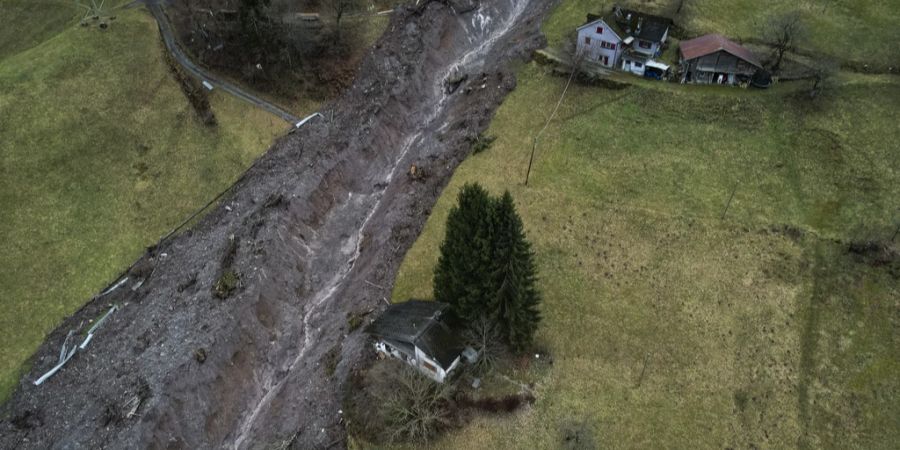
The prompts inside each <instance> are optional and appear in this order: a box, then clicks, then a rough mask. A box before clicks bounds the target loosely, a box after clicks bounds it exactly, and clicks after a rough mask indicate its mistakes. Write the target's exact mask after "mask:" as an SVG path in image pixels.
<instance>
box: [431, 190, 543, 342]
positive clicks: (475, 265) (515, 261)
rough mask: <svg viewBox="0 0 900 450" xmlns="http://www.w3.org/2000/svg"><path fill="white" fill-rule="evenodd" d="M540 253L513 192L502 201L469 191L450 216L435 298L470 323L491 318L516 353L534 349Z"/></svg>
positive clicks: (483, 191)
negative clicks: (533, 245) (528, 236)
mask: <svg viewBox="0 0 900 450" xmlns="http://www.w3.org/2000/svg"><path fill="white" fill-rule="evenodd" d="M535 280H536V275H535V266H534V254H533V253H532V251H531V246H530V244H529V243H528V241H526V240H525V233H524V230H523V227H522V220H521V219H520V218H519V215H518V213H517V212H516V208H515V204H514V202H513V199H512V195H510V194H509V192H508V191H507V192H506V193H504V194H503V197H501V198H499V199H494V198H491V196H490V195H489V194H488V193H487V192H486V191H485V190H484V189H483V188H482V187H481V186H479V185H478V184H471V185H465V186H463V188H462V190H461V191H460V193H459V197H458V204H457V205H456V206H454V207H453V209H451V210H450V215H449V216H448V217H447V230H446V236H445V238H444V241H443V242H442V243H441V254H440V257H439V259H438V264H437V267H435V272H434V298H435V300H437V301H441V302H445V303H448V304H450V305H451V309H452V311H453V313H454V315H455V316H456V317H457V318H459V319H462V320H463V321H465V322H467V323H477V322H478V321H479V320H484V319H487V320H489V321H490V322H491V323H494V324H495V325H496V326H497V328H498V330H499V331H500V334H501V336H502V337H503V340H504V341H506V343H508V344H509V345H510V347H512V348H513V349H514V350H517V351H520V350H523V349H525V348H526V347H528V346H529V345H530V344H531V342H532V339H533V337H534V332H535V330H536V329H537V325H538V322H539V321H540V314H539V313H538V309H537V307H538V303H539V302H540V295H539V294H538V292H537V290H536V288H535Z"/></svg>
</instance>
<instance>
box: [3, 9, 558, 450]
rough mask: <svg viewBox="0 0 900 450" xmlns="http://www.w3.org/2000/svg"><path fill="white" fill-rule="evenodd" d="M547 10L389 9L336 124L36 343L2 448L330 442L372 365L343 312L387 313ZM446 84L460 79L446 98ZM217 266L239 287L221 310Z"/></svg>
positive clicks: (283, 156) (276, 157) (322, 128)
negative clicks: (71, 337) (87, 329)
mask: <svg viewBox="0 0 900 450" xmlns="http://www.w3.org/2000/svg"><path fill="white" fill-rule="evenodd" d="M451 3H452V2H451ZM551 3H552V1H551V0H493V1H491V2H484V4H483V5H482V6H481V7H480V8H478V9H476V10H473V11H469V12H466V13H462V14H459V15H457V14H456V13H454V11H453V9H452V8H450V7H448V6H447V5H446V4H444V3H443V2H430V3H429V4H428V5H427V6H425V7H424V8H423V9H422V10H421V11H417V10H415V9H403V8H401V9H399V10H398V11H397V12H395V14H394V16H393V17H392V20H391V24H390V25H389V27H388V31H387V32H386V34H385V36H383V37H382V39H381V40H380V41H379V42H378V43H377V44H376V45H375V47H374V49H373V50H372V53H371V54H370V55H368V56H367V57H366V58H365V60H364V61H363V63H362V67H361V69H360V71H359V73H360V76H359V78H358V79H357V80H356V81H355V83H354V85H353V86H352V87H351V88H350V89H349V91H348V92H347V93H345V94H344V95H343V96H342V97H341V98H340V99H338V100H337V101H336V102H334V103H333V104H332V105H328V106H326V107H325V108H324V110H329V111H330V110H332V109H333V110H334V120H333V121H332V122H326V121H321V122H314V123H311V124H310V125H309V126H307V127H304V128H303V129H301V130H298V131H295V132H294V133H293V134H290V135H288V136H286V137H285V138H283V139H281V140H280V141H279V142H278V143H276V145H275V146H274V147H273V148H272V149H271V150H270V151H269V152H268V153H267V154H266V155H265V156H264V157H263V158H262V159H261V160H260V161H259V162H258V163H257V164H256V165H255V166H254V167H253V169H251V170H250V171H249V172H248V173H247V174H245V176H244V177H243V179H242V180H241V181H240V182H239V183H238V185H237V186H236V188H235V190H234V194H233V196H232V197H231V198H229V199H227V200H225V201H223V202H222V204H221V205H219V207H218V208H217V209H215V210H214V211H213V212H211V213H210V214H209V215H208V216H207V217H206V218H204V219H203V220H202V221H201V222H200V223H199V224H198V225H197V226H195V227H194V228H193V229H191V230H190V231H188V232H185V233H184V234H182V235H180V236H177V237H175V238H173V239H171V240H169V241H167V242H165V243H164V244H162V245H161V246H159V247H157V248H155V249H153V251H152V252H150V253H148V255H147V256H146V257H145V258H144V259H143V260H142V261H141V262H140V263H139V264H138V265H137V266H136V267H135V268H134V269H133V270H132V271H131V273H130V274H129V276H130V280H131V281H129V283H128V284H127V285H125V286H123V287H121V288H119V289H117V290H116V291H114V292H112V293H111V294H109V295H107V296H105V297H103V298H102V299H99V300H95V301H93V302H91V303H89V304H88V305H87V306H85V307H84V308H83V309H82V310H81V311H79V312H78V313H77V314H75V315H74V316H73V317H71V318H70V319H68V320H66V321H65V323H63V324H62V325H61V326H60V328H58V329H57V330H56V331H54V332H53V333H52V334H51V336H50V337H49V338H48V340H47V342H46V344H45V345H44V346H42V348H41V349H40V350H39V351H38V353H37V355H36V356H35V359H34V361H33V367H32V370H31V371H30V372H29V373H28V374H26V376H25V377H24V379H23V380H22V382H21V384H20V386H19V388H18V390H17V391H16V393H15V394H14V395H13V398H12V400H11V401H10V402H9V403H8V404H7V405H6V406H5V407H4V408H5V411H4V412H5V415H3V416H0V417H6V418H5V419H2V420H0V448H10V447H17V446H21V447H25V448H48V447H54V446H60V445H63V444H65V445H66V446H67V447H71V448H101V447H109V448H147V447H153V448H158V447H172V448H223V447H224V448H241V449H243V448H256V447H258V446H264V445H266V444H271V443H275V442H278V441H281V440H284V439H287V438H289V437H291V436H294V435H296V446H297V447H298V448H322V447H325V446H327V445H330V444H333V443H338V444H340V443H342V442H343V438H344V429H343V426H342V425H341V423H340V414H339V409H340V398H341V389H342V388H343V386H344V384H345V381H346V379H347V377H348V375H349V373H350V371H351V370H352V368H353V366H354V365H355V364H356V363H357V362H358V361H359V360H360V359H361V358H362V357H363V355H364V354H365V352H368V351H370V348H369V347H368V345H367V344H366V340H365V338H364V336H362V335H361V333H360V332H359V331H358V330H356V331H351V330H350V329H349V326H348V317H349V316H350V315H351V314H357V313H361V312H363V311H369V310H372V309H373V308H376V309H377V308H379V307H381V306H384V300H383V299H384V298H386V297H388V296H389V295H390V292H389V290H388V288H389V287H390V286H392V284H393V281H394V276H395V274H396V270H397V269H398V267H399V264H400V262H401V258H402V257H403V255H404V254H405V252H406V250H407V249H408V248H409V247H410V246H411V245H412V243H413V241H414V239H415V238H416V236H418V233H419V232H420V230H421V228H422V226H423V225H424V222H425V220H426V218H427V216H428V214H429V212H430V210H431V207H432V205H433V204H434V202H435V200H436V199H437V196H438V195H439V194H440V191H441V189H442V188H443V187H444V186H445V184H446V182H447V180H448V179H449V176H450V175H451V174H452V171H453V169H455V167H456V166H457V165H458V164H459V163H460V162H461V160H462V159H463V158H464V157H465V156H466V155H467V153H468V152H469V150H470V147H471V140H472V139H474V138H475V136H477V135H478V133H480V132H481V131H483V130H484V129H485V128H486V127H487V125H488V124H489V122H490V119H491V116H492V115H493V112H494V110H495V109H496V107H497V106H498V105H499V104H500V102H501V101H502V99H503V98H504V96H505V95H506V94H507V93H508V92H509V91H510V90H512V89H513V88H514V86H515V80H514V78H513V76H512V75H511V73H510V72H509V70H508V66H509V63H510V62H512V61H514V60H516V59H522V58H526V57H527V56H528V55H530V53H531V51H532V50H534V49H535V48H537V47H539V46H540V45H541V44H542V38H541V36H540V34H539V26H540V21H541V19H542V18H543V16H544V14H545V13H546V12H547V10H548V9H549V6H550V4H551ZM458 10H461V9H458ZM457 73H464V74H467V75H468V77H467V79H466V81H465V82H464V83H462V85H460V86H459V87H458V88H457V89H455V90H454V89H449V88H448V86H447V79H448V78H449V77H451V75H453V76H454V78H456V76H455V74H457ZM451 91H452V92H451ZM411 165H416V166H417V167H418V173H424V174H425V176H424V178H422V177H410V176H408V174H407V171H408V169H409V168H410V166H411ZM232 236H233V239H232ZM232 271H233V272H234V273H235V274H237V275H238V276H239V278H240V285H239V287H238V288H237V290H236V292H234V293H233V294H232V295H230V296H228V298H225V299H219V298H216V297H215V295H214V294H213V287H214V285H215V284H216V281H217V280H219V279H220V278H221V276H222V274H223V273H231V272H232ZM137 280H143V283H142V284H141V285H140V286H139V287H137V288H134V286H135V284H134V283H135V282H136V281H137ZM110 303H116V304H120V305H123V308H122V309H121V310H120V311H118V312H116V313H115V314H114V315H113V316H111V317H110V319H109V320H108V321H107V322H106V323H105V324H104V326H103V328H102V329H101V330H100V331H99V332H98V333H97V335H96V336H95V338H94V341H93V342H92V343H91V347H90V351H89V352H85V353H79V354H78V355H76V357H75V358H74V359H73V360H72V361H71V362H70V363H69V365H68V366H66V368H65V369H64V370H63V371H61V372H60V373H58V374H57V375H56V376H54V378H52V379H50V380H49V381H48V382H47V383H45V384H44V385H43V386H41V387H35V386H32V385H31V384H30V381H32V380H34V379H35V378H36V377H37V376H39V375H40V374H41V373H42V372H43V371H45V370H46V369H47V368H48V367H51V366H52V365H53V364H54V362H55V360H56V359H57V358H58V351H59V345H60V343H61V342H62V340H63V339H64V338H65V334H66V333H67V332H68V330H69V329H72V328H76V327H78V325H79V324H80V323H82V322H86V321H87V320H88V319H93V318H96V317H98V316H99V315H100V314H101V313H102V312H103V311H104V310H105V309H106V308H107V307H108V306H107V305H108V304H110ZM371 316H374V314H372V315H370V316H369V317H370V318H371ZM135 405H137V407H135Z"/></svg>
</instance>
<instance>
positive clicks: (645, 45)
mask: <svg viewBox="0 0 900 450" xmlns="http://www.w3.org/2000/svg"><path fill="white" fill-rule="evenodd" d="M570 42H571V41H570ZM638 46H639V47H641V48H650V46H651V45H650V43H649V42H647V41H638Z"/></svg>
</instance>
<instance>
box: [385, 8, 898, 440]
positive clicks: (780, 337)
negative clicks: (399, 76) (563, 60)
mask: <svg viewBox="0 0 900 450" xmlns="http://www.w3.org/2000/svg"><path fill="white" fill-rule="evenodd" d="M584 3H586V2H580V3H579V2H578V1H574V2H564V3H563V4H562V6H560V7H559V9H558V10H557V12H556V13H555V14H554V15H553V16H552V17H551V18H550V20H549V21H548V22H547V24H546V31H547V32H548V35H549V37H550V40H551V42H553V41H554V39H560V37H561V36H563V35H564V33H565V29H566V28H567V27H568V26H569V25H565V26H564V25H563V24H564V23H566V21H570V22H571V23H570V25H571V26H574V25H576V24H578V23H580V20H581V18H578V16H581V15H582V13H581V11H582V10H583V9H584V8H583V6H579V4H582V5H583V4H584ZM722 3H726V2H722ZM727 3H730V4H735V5H737V4H741V5H742V4H743V3H742V2H737V1H730V2H727ZM744 3H748V4H749V2H744ZM863 3H864V4H865V5H869V6H871V7H873V8H875V6H877V4H876V3H875V2H871V3H867V2H861V4H863ZM695 4H696V5H697V8H700V5H712V4H713V3H712V2H699V1H698V2H695ZM800 4H803V2H800ZM754 5H755V4H754ZM865 5H863V6H865ZM710 7H712V6H710ZM747 8H750V7H747ZM747 8H742V9H740V10H744V11H746V9H747ZM751 9H753V10H755V9H756V6H753V7H752V8H751ZM573 11H577V14H576V13H575V12H573ZM737 13H738V11H734V12H731V14H737ZM705 14H710V17H716V16H715V13H712V12H707V13H705ZM696 20H697V23H709V24H714V23H716V22H717V21H719V20H724V19H721V18H718V17H717V18H716V19H715V20H713V19H710V18H707V19H704V20H701V17H697V18H696ZM895 23H896V22H895ZM710 26H711V25H710ZM888 31H890V30H888ZM835 45H837V44H835ZM854 55H861V53H860V54H854ZM854 57H855V56H854ZM565 82H566V80H565V79H562V78H559V77H556V76H553V75H551V74H550V73H549V72H548V70H547V69H546V68H544V67H541V66H537V65H535V64H534V63H532V64H529V65H527V66H526V67H525V68H524V69H522V70H521V72H520V73H519V85H518V87H517V89H516V91H514V92H513V93H512V94H511V95H510V97H509V98H508V99H507V100H506V102H505V103H504V104H503V106H502V107H501V108H500V110H499V111H498V113H497V115H496V117H495V119H494V121H493V122H492V124H491V127H490V130H489V131H488V133H489V134H493V135H495V136H497V137H498V139H497V141H496V142H495V143H494V145H493V147H492V148H491V149H489V150H487V151H485V152H483V153H480V154H478V155H473V156H471V157H469V159H467V160H466V161H465V162H464V163H463V164H462V165H461V166H460V168H459V169H458V170H457V172H456V173H455V174H454V177H453V179H452V180H451V182H450V184H449V186H448V187H447V189H446V190H445V192H444V194H443V196H442V197H441V198H440V199H439V201H438V203H437V205H436V206H435V208H434V210H433V212H432V215H431V217H430V218H429V220H428V223H427V224H426V227H425V230H424V232H423V234H422V235H421V237H420V238H419V240H418V241H417V242H416V244H415V245H414V246H413V248H412V249H411V250H410V252H409V253H408V254H407V257H406V259H405V261H404V263H403V265H402V267H401V270H400V273H399V276H398V279H397V283H396V285H395V288H394V293H393V300H394V301H403V300H405V299H407V298H410V297H421V298H431V279H432V271H433V267H434V265H435V263H436V261H437V256H438V246H439V243H440V240H441V239H442V238H443V228H444V221H445V220H446V216H447V213H448V211H449V208H450V207H451V206H452V204H453V203H454V202H455V198H456V194H457V192H458V190H459V188H460V187H461V186H462V185H463V184H464V183H466V182H476V181H477V182H479V183H481V184H483V185H484V186H486V187H487V188H488V189H489V190H490V191H492V192H494V193H499V192H502V191H503V190H504V189H508V190H510V191H511V192H512V194H513V196H514V198H515V200H516V203H517V205H518V208H519V212H520V214H521V215H522V218H523V221H524V223H525V227H526V231H527V233H528V236H529V238H530V240H531V241H532V242H533V244H534V249H535V251H536V255H537V262H538V268H539V275H540V282H539V286H540V289H541V291H542V292H543V295H544V303H543V307H542V312H543V316H544V321H543V323H542V326H541V329H540V330H539V332H538V336H537V338H538V343H539V345H540V346H543V347H546V348H547V349H548V351H549V353H550V354H551V355H552V358H553V364H552V366H551V368H550V369H549V371H548V372H547V373H546V375H544V376H543V377H542V378H539V381H537V383H536V393H537V398H538V400H537V402H536V403H535V405H534V406H533V407H532V408H530V409H526V410H525V411H523V412H520V413H516V414H514V415H512V416H506V417H504V416H492V417H478V418H476V419H475V420H474V422H473V423H472V424H470V425H468V426H466V427H465V428H463V429H460V430H456V431H453V432H451V433H449V434H447V435H445V436H443V437H442V438H440V439H439V440H438V441H437V442H435V443H432V447H434V448H470V449H473V448H484V449H494V448H578V447H564V445H565V444H566V443H565V441H564V439H565V432H564V431H563V430H564V429H566V428H571V427H572V424H577V425H578V426H581V427H583V428H584V429H586V430H588V432H589V433H591V434H593V437H594V440H595V442H597V443H598V444H599V445H600V446H601V448H606V447H612V448H753V447H755V448H784V447H791V448H793V447H798V448H835V449H845V448H862V449H877V448H885V449H887V448H894V446H895V445H896V443H897V442H898V441H900V426H898V424H897V422H896V418H897V417H900V376H898V374H900V332H898V330H900V279H898V273H900V262H897V261H894V262H893V263H892V264H893V265H890V264H889V265H886V266H884V265H883V266H880V267H875V266H872V265H869V264H866V263H865V262H863V261H862V260H860V259H859V258H857V257H856V256H855V255H852V254H849V253H848V252H847V248H848V245H847V244H848V243H849V242H851V241H854V240H862V239H882V240H884V239H889V238H890V236H891V234H892V233H893V231H894V229H895V227H896V224H897V220H900V209H898V207H900V204H898V199H900V153H898V152H897V144H896V143H897V142H898V140H900V128H898V127H897V125H896V117H897V116H898V112H900V111H898V106H897V105H898V104H900V81H898V80H897V79H896V78H894V77H891V76H865V75H859V74H852V73H842V74H841V75H840V76H839V77H838V80H837V81H836V83H835V84H836V85H837V87H835V88H834V89H832V90H831V91H829V92H828V93H827V96H826V97H823V98H820V99H819V100H817V102H815V103H810V102H809V101H808V100H806V99H805V98H804V97H803V95H804V90H805V89H806V88H807V85H806V84H805V83H796V84H782V85H779V86H777V87H776V88H773V89H770V90H767V91H757V90H742V89H738V88H722V87H697V86H681V85H677V84H666V83H659V82H652V81H644V80H640V79H636V78H631V79H630V81H629V82H630V83H631V84H630V86H629V87H627V88H625V89H622V90H609V89H604V88H601V87H587V86H573V87H572V88H570V92H569V94H568V96H567V97H566V100H565V101H564V102H563V104H562V107H561V109H560V112H559V115H558V116H557V118H556V119H555V120H554V121H553V122H552V123H551V124H550V127H549V128H548V130H547V133H546V134H545V135H544V137H543V138H542V142H541V145H540V147H539V150H538V155H537V159H536V163H535V169H534V171H533V172H532V177H531V181H530V184H529V186H528V187H525V186H523V183H522V182H523V180H524V176H525V170H526V167H527V164H528V152H529V151H530V149H531V142H532V138H533V137H534V133H535V130H538V129H540V128H541V127H542V126H543V124H544V122H545V121H546V120H547V118H548V116H549V114H550V112H551V111H552V110H553V107H554V106H555V104H556V102H557V100H558V99H559V96H560V94H561V93H562V91H563V88H564V85H565ZM735 188H736V190H735ZM732 191H734V192H735V194H734V199H733V201H732V202H731V205H730V208H729V209H728V213H727V215H726V216H725V218H724V219H722V213H723V211H724V210H725V206H726V204H727V203H728V199H729V197H730V196H731V193H732ZM897 245H898V244H896V243H895V244H894V246H895V248H896V247H897Z"/></svg>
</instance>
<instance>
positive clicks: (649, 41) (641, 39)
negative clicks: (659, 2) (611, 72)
mask: <svg viewBox="0 0 900 450" xmlns="http://www.w3.org/2000/svg"><path fill="white" fill-rule="evenodd" d="M671 26H672V20H671V19H669V18H666V17H660V16H654V15H651V14H645V13H642V12H638V11H634V10H630V9H624V8H621V7H619V6H615V7H613V10H612V13H611V14H609V15H608V16H607V17H603V16H598V15H595V14H588V16H587V23H585V24H584V25H582V26H580V27H578V42H577V44H576V49H577V50H576V51H577V53H578V54H579V55H584V57H585V59H587V60H588V61H593V62H596V63H599V64H601V65H603V66H605V67H608V68H615V69H619V70H623V71H625V72H631V73H633V74H635V75H639V76H648V77H652V78H662V76H663V75H664V74H665V73H666V71H668V69H669V66H667V65H665V64H662V63H660V62H657V61H654V58H657V57H659V55H660V54H662V51H663V48H664V46H665V43H666V41H667V40H668V38H669V29H670V28H671Z"/></svg>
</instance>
